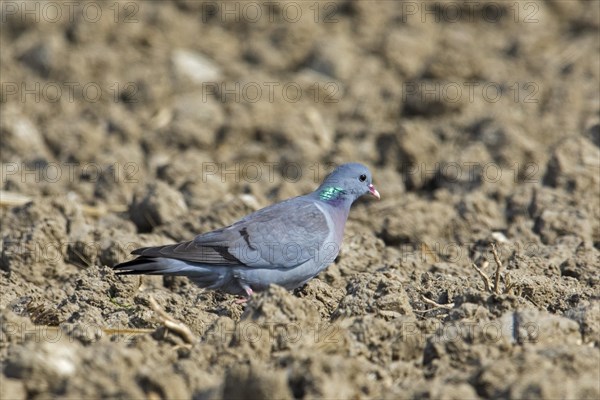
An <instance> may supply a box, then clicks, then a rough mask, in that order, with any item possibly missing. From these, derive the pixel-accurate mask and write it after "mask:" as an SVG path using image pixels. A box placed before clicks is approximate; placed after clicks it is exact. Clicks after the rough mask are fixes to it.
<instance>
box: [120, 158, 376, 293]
mask: <svg viewBox="0 0 600 400" xmlns="http://www.w3.org/2000/svg"><path fill="white" fill-rule="evenodd" d="M366 194H370V195H372V196H374V197H375V198H377V199H380V195H379V192H378V191H377V189H375V186H373V183H372V175H371V172H370V171H369V169H368V168H367V167H366V166H364V165H362V164H359V163H346V164H341V165H339V166H338V167H337V168H335V169H334V170H333V172H331V173H330V174H329V175H327V176H326V177H325V179H324V180H323V182H322V183H321V185H320V186H319V187H318V188H317V189H316V190H315V191H314V192H312V193H309V194H306V195H302V196H298V197H293V198H290V199H287V200H284V201H281V202H279V203H275V204H273V205H270V206H268V207H265V208H262V209H260V210H258V211H255V212H253V213H251V214H248V215H247V216H245V217H244V218H242V219H240V220H239V221H237V222H235V223H233V224H232V225H229V226H227V227H224V228H221V229H217V230H214V231H211V232H207V233H202V234H200V235H198V236H196V237H195V238H194V239H192V240H189V241H184V242H180V243H175V244H169V245H164V246H154V247H142V248H139V249H136V250H134V251H133V252H132V253H131V254H133V255H136V256H138V257H137V258H135V259H133V260H131V261H126V262H123V263H120V264H118V265H115V266H114V267H113V269H114V270H116V273H117V274H119V275H122V274H136V275H138V274H149V275H179V276H186V277H187V278H189V279H190V280H191V281H192V282H194V283H195V284H196V285H198V286H200V287H201V288H204V289H209V290H217V291H221V292H224V293H229V294H232V295H237V296H242V298H243V299H248V298H250V296H252V294H253V293H254V292H260V291H264V290H266V289H267V288H268V287H269V285H271V284H276V285H279V286H282V287H284V288H285V289H287V290H293V289H296V288H298V287H301V286H303V285H304V284H305V283H307V282H308V281H309V280H311V279H312V278H314V277H315V276H317V275H318V274H319V273H320V272H321V271H322V270H324V269H325V268H327V267H328V266H329V265H330V264H331V263H332V262H333V261H334V260H335V258H336V257H337V255H338V253H339V251H340V246H341V244H342V239H343V236H344V227H345V225H346V220H347V219H348V214H349V212H350V207H351V206H352V204H353V203H354V201H355V200H357V199H358V198H359V197H361V196H363V195H366Z"/></svg>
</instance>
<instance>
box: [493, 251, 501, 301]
mask: <svg viewBox="0 0 600 400" xmlns="http://www.w3.org/2000/svg"><path fill="white" fill-rule="evenodd" d="M491 247H492V254H493V255H494V261H495V262H496V276H495V278H494V293H496V294H500V271H501V270H502V261H500V257H499V256H498V251H496V245H495V244H494V243H492V244H491Z"/></svg>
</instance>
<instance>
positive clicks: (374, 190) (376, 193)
mask: <svg viewBox="0 0 600 400" xmlns="http://www.w3.org/2000/svg"><path fill="white" fill-rule="evenodd" d="M369 192H370V193H371V194H372V195H373V196H374V197H377V200H380V199H381V196H380V195H379V192H378V191H377V189H375V186H373V184H372V183H371V184H369Z"/></svg>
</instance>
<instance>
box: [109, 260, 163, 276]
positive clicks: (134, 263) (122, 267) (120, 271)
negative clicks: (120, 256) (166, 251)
mask: <svg viewBox="0 0 600 400" xmlns="http://www.w3.org/2000/svg"><path fill="white" fill-rule="evenodd" d="M113 269H114V270H117V272H116V273H117V275H140V274H163V273H164V272H166V271H164V270H165V268H164V266H163V265H161V263H159V262H158V261H157V260H156V259H155V258H147V257H138V258H136V259H135V260H131V261H126V262H124V263H121V264H117V265H115V266H114V267H113ZM167 269H168V268H167Z"/></svg>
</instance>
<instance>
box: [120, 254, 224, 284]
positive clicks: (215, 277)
mask: <svg viewBox="0 0 600 400" xmlns="http://www.w3.org/2000/svg"><path fill="white" fill-rule="evenodd" d="M113 269H114V270H116V274H117V275H181V276H187V277H188V278H190V279H191V280H192V281H193V282H194V283H195V284H197V285H198V286H200V287H205V288H206V287H208V288H212V287H217V286H219V285H220V284H221V283H222V281H223V276H222V275H221V274H220V273H219V272H218V271H216V270H215V269H214V268H206V267H203V266H201V265H190V264H188V263H186V262H184V261H180V260H175V259H170V258H154V257H144V256H141V257H138V258H136V259H135V260H131V261H126V262H124V263H121V264H118V265H115V266H114V267H113Z"/></svg>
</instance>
